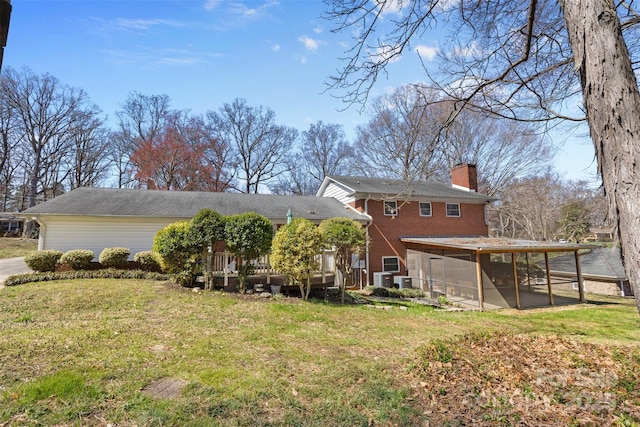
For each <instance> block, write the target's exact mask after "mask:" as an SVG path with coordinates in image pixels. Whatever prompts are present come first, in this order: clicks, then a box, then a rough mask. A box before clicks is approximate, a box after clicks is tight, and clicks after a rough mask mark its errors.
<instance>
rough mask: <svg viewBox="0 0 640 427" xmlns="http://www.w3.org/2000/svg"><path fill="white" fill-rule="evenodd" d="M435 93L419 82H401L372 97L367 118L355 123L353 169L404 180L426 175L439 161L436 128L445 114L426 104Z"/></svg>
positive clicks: (431, 171) (370, 174)
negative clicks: (406, 83) (398, 86)
mask: <svg viewBox="0 0 640 427" xmlns="http://www.w3.org/2000/svg"><path fill="white" fill-rule="evenodd" d="M434 96H435V93H434V92H432V91H431V90H429V88H426V87H422V86H403V87H400V88H398V89H396V90H395V91H394V92H393V94H391V95H385V96H381V97H379V98H376V99H375V100H374V101H373V103H372V105H371V113H370V114H371V116H372V117H371V120H370V121H369V122H368V123H367V124H366V125H364V126H360V127H358V131H357V137H356V141H355V144H354V150H355V158H356V159H357V161H355V162H354V164H353V169H354V170H356V171H357V173H358V174H360V175H364V176H377V177H384V178H392V179H401V180H406V181H411V180H419V179H422V180H424V179H427V178H429V177H431V176H432V175H433V174H434V173H435V171H436V170H437V168H438V165H439V157H438V156H439V154H440V151H439V150H438V149H439V144H440V138H439V129H440V128H441V126H442V123H443V121H444V120H445V119H446V115H445V116H443V111H442V109H441V108H440V107H439V106H438V105H431V106H430V107H427V105H428V104H429V103H430V102H432V101H433V100H434V99H435V98H434Z"/></svg>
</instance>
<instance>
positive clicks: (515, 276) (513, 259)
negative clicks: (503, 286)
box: [511, 252, 520, 309]
mask: <svg viewBox="0 0 640 427" xmlns="http://www.w3.org/2000/svg"><path fill="white" fill-rule="evenodd" d="M511 264H513V284H514V286H515V287H516V308H518V309H520V290H519V289H518V268H517V265H516V254H515V253H514V252H511Z"/></svg>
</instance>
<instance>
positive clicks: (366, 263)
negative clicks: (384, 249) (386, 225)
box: [360, 193, 373, 286]
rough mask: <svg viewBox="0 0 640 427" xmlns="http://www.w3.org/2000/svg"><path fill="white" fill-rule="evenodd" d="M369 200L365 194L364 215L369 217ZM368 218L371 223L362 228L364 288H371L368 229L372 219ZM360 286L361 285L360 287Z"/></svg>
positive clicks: (369, 196)
mask: <svg viewBox="0 0 640 427" xmlns="http://www.w3.org/2000/svg"><path fill="white" fill-rule="evenodd" d="M370 198H371V193H369V194H367V198H366V199H364V213H366V214H367V215H369V199H370ZM369 218H371V221H370V222H369V223H368V224H367V226H366V227H365V228H364V232H365V239H366V243H365V244H366V245H367V247H366V252H365V261H364V268H365V270H366V271H367V274H366V278H367V280H366V283H367V284H366V286H371V281H370V280H369V275H370V274H371V273H370V270H369V227H371V224H372V223H373V217H372V216H371V215H369ZM360 286H362V284H361V285H360Z"/></svg>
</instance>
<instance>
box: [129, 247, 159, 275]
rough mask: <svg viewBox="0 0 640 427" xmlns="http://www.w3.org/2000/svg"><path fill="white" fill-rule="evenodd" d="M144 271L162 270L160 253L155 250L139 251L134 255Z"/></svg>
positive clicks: (134, 258)
mask: <svg viewBox="0 0 640 427" xmlns="http://www.w3.org/2000/svg"><path fill="white" fill-rule="evenodd" d="M133 260H134V261H135V262H137V263H138V265H139V266H140V268H141V269H143V270H144V271H160V255H159V254H158V253H156V252H153V251H142V252H138V253H136V254H135V255H134V256H133Z"/></svg>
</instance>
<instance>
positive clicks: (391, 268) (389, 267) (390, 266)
mask: <svg viewBox="0 0 640 427" xmlns="http://www.w3.org/2000/svg"><path fill="white" fill-rule="evenodd" d="M382 271H387V272H391V273H393V272H397V271H400V260H399V259H398V257H397V256H383V257H382Z"/></svg>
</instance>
